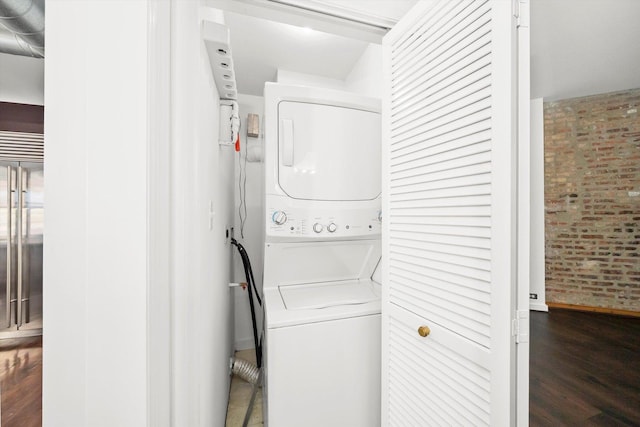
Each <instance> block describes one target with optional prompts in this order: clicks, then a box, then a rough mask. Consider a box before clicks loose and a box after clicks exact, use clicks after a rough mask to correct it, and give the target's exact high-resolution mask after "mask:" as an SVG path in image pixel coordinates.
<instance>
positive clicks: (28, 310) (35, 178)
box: [17, 163, 44, 330]
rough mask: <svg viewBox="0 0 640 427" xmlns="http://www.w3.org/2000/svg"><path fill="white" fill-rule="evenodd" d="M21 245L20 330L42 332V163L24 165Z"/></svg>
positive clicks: (22, 166) (21, 168) (21, 180)
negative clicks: (40, 330)
mask: <svg viewBox="0 0 640 427" xmlns="http://www.w3.org/2000/svg"><path fill="white" fill-rule="evenodd" d="M19 169H20V171H21V174H22V176H21V179H20V180H19V181H20V182H19V184H21V187H22V200H21V202H22V209H21V215H20V217H21V218H20V219H21V224H22V227H21V228H22V230H21V232H22V233H21V238H20V239H18V240H19V243H20V244H21V249H20V248H19V252H18V257H17V258H18V259H19V261H20V262H21V268H20V269H19V271H18V273H19V274H22V280H21V284H22V288H21V292H20V293H21V299H22V306H21V309H20V310H19V316H20V318H19V319H18V329H19V330H38V329H41V328H42V243H43V228H44V174H43V169H42V164H40V163H21V164H20V167H19Z"/></svg>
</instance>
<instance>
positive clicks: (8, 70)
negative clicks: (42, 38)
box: [0, 53, 44, 105]
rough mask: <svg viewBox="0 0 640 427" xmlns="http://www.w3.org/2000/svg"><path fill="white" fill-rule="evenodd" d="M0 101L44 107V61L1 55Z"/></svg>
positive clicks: (6, 54)
mask: <svg viewBox="0 0 640 427" xmlns="http://www.w3.org/2000/svg"><path fill="white" fill-rule="evenodd" d="M0 101H3V102H14V103H16V104H32V105H44V59H41V58H31V57H28V56H19V55H9V54H8V53H0Z"/></svg>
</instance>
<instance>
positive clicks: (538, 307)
mask: <svg viewBox="0 0 640 427" xmlns="http://www.w3.org/2000/svg"><path fill="white" fill-rule="evenodd" d="M529 310H535V311H549V306H547V304H545V303H543V302H532V303H529Z"/></svg>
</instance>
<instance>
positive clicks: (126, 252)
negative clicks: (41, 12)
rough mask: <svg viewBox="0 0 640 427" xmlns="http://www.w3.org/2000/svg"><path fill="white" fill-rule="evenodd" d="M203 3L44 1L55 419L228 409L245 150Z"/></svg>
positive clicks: (137, 422)
mask: <svg viewBox="0 0 640 427" xmlns="http://www.w3.org/2000/svg"><path fill="white" fill-rule="evenodd" d="M200 6H201V4H200V2H183V1H179V0H175V1H173V2H172V3H171V4H169V3H166V2H162V1H155V0H148V1H136V2H113V1H108V0H104V1H99V0H94V1H92V2H77V1H74V0H69V1H65V0H57V1H50V2H47V15H46V28H47V30H46V31H47V67H46V82H47V84H46V99H47V104H46V109H45V114H46V116H45V126H46V127H45V138H46V144H45V150H46V153H45V174H46V176H45V179H46V180H47V193H46V203H47V218H46V224H45V227H46V230H45V249H44V250H45V255H44V256H45V260H44V281H45V284H44V286H45V296H44V297H45V306H44V322H45V332H44V374H43V425H44V426H60V425H64V426H87V425H90V426H98V427H99V426H113V425H118V426H142V425H154V426H156V425H169V423H171V425H189V426H210V425H224V419H225V415H226V405H227V398H228V391H229V382H230V377H229V357H230V355H231V351H232V344H233V335H232V328H233V323H232V322H233V318H232V311H233V305H232V298H231V297H232V293H231V292H230V291H229V288H228V282H229V280H230V278H231V268H232V264H231V248H230V245H229V242H228V240H227V239H226V237H225V230H226V228H228V227H229V226H230V225H231V224H232V221H233V218H232V210H233V175H234V170H233V167H234V164H233V158H234V157H233V153H232V151H231V150H230V149H229V148H220V147H218V145H217V139H218V138H217V136H218V122H217V118H218V95H217V91H216V89H215V87H214V84H213V79H212V76H211V72H210V69H209V62H208V59H207V58H206V51H205V50H204V46H203V43H202V40H201V39H200V30H199V28H200V16H199V14H200V13H204V12H203V11H202V10H200ZM158 9H162V10H163V13H162V14H161V15H162V16H158V15H152V14H151V15H150V12H153V11H154V10H156V11H157V10H158ZM169 13H171V16H170V15H169ZM208 15H212V14H210V13H209V14H208ZM213 15H215V14H213ZM213 18H214V19H216V18H217V16H213ZM159 20H160V21H163V22H164V23H165V24H166V25H167V27H163V28H160V29H158V28H157V26H158V25H161V23H159V22H158V21H159ZM113 22H117V23H118V31H116V32H114V31H113ZM169 26H170V28H169ZM169 30H171V31H169ZM78 34H82V35H83V37H78ZM168 34H171V39H169V38H168V36H167V35H168ZM156 38H158V39H162V41H161V43H160V45H158V44H157V42H158V40H156ZM162 43H167V44H171V46H170V49H169V46H163V45H162ZM169 50H170V51H171V60H170V61H169V59H168V57H166V56H165V57H162V51H164V52H165V55H166V54H167V53H168V52H169ZM149 54H150V55H151V57H149V58H150V59H151V60H152V59H153V58H154V55H155V56H158V55H159V56H160V57H161V58H160V60H156V61H155V62H153V61H152V62H151V63H149V62H148V55H149ZM156 59H157V58H156ZM158 66H159V67H160V68H156V67H158ZM169 73H170V74H169ZM163 83H164V84H163ZM149 85H151V86H149ZM149 88H150V89H149ZM164 91H166V99H163V97H162V96H161V95H158V92H164ZM169 95H170V96H171V97H169ZM169 99H171V104H169V101H168V100H169ZM164 101H166V102H167V104H166V114H164V112H163V109H162V108H163V107H158V102H164ZM169 122H170V123H169ZM169 133H170V137H169V135H168V134H169ZM163 135H164V136H163ZM165 142H166V145H165ZM163 161H166V163H163ZM169 161H170V164H169ZM165 183H166V185H164V186H163V184H165ZM169 187H170V188H169ZM156 193H159V194H156ZM167 195H170V199H168V196H167ZM165 196H167V199H168V200H169V202H170V203H167V205H168V208H167V209H158V207H159V206H160V207H162V205H163V203H162V200H163V197H165ZM168 211H170V212H168ZM165 219H168V220H167V221H166V227H161V225H162V224H163V223H164V221H165ZM167 242H170V245H171V246H170V247H168V248H167V256H166V260H167V264H169V265H168V266H166V267H165V268H162V269H161V270H160V273H159V272H158V270H157V268H158V267H159V265H158V260H161V259H162V251H158V248H156V247H155V246H153V245H155V244H158V243H160V244H163V245H164V244H165V243H167ZM150 246H153V247H150ZM167 246H168V244H167ZM162 272H166V276H167V277H163V276H162V274H161V273H162ZM169 275H170V277H169ZM165 284H167V287H168V286H169V285H170V286H171V288H170V297H171V298H170V299H169V298H168V297H167V298H165V296H166V295H165V294H164V292H165V290H164V289H161V288H162V287H163V286H165ZM167 293H169V290H167ZM158 296H160V298H158ZM163 304H165V305H163ZM162 319H165V320H166V319H170V322H167V321H165V322H163V323H162V325H160V326H158V325H157V323H159V322H158V320H162ZM154 320H155V321H154ZM165 325H166V327H165ZM163 328H164V329H163ZM160 336H164V339H160V338H159V337H160ZM169 337H170V340H169V339H168V338H169ZM165 342H166V343H167V346H166V349H165V350H166V351H163V347H162V345H163V344H164V343H165ZM158 343H160V345H158ZM158 349H160V351H158ZM165 361H166V363H167V366H166V369H164V368H165V366H164V365H163V364H164V363H165ZM169 363H171V364H172V371H173V372H172V377H169V368H170V367H171V366H169ZM157 375H160V376H162V377H163V378H161V379H158V378H157ZM164 377H166V378H167V380H166V381H165V379H164ZM169 384H170V385H171V387H172V390H169V387H168V385H169ZM157 386H159V387H160V388H161V389H162V388H163V387H165V386H166V389H162V390H160V391H158V390H156V389H153V390H151V388H152V387H157ZM169 395H170V396H169ZM164 401H166V402H167V404H166V405H165V407H164V408H159V405H160V404H161V403H162V402H164ZM169 406H170V407H169ZM158 414H160V416H158Z"/></svg>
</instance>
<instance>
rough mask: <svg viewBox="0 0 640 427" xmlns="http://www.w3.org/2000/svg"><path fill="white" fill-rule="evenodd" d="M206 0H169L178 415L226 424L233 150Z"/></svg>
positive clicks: (190, 421)
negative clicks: (227, 141)
mask: <svg viewBox="0 0 640 427" xmlns="http://www.w3.org/2000/svg"><path fill="white" fill-rule="evenodd" d="M201 5H202V3H201V2H195V1H193V2H185V1H182V0H174V1H173V2H172V14H173V15H172V70H171V71H172V144H173V147H172V153H171V158H172V166H171V167H172V195H173V197H174V200H173V202H172V206H173V210H172V219H173V230H172V242H173V254H172V258H173V264H172V266H173V271H172V282H173V306H172V315H173V324H174V329H173V334H172V335H173V352H172V357H173V375H174V382H173V387H174V388H173V414H172V415H173V417H172V425H175V426H222V425H224V420H225V416H226V406H227V398H228V393H229V382H230V377H229V357H230V356H231V353H232V344H233V334H232V331H233V317H232V316H233V305H232V304H233V300H232V293H231V291H230V289H229V286H228V284H229V282H230V280H231V268H232V260H231V253H232V248H231V245H230V243H229V240H228V239H227V238H226V236H225V231H226V229H227V228H230V226H231V225H232V223H233V217H232V215H233V205H234V203H233V183H234V181H233V177H234V170H233V168H234V162H233V160H234V158H235V157H234V152H233V148H232V147H228V146H227V147H220V146H218V117H219V104H218V102H219V99H218V92H217V90H216V88H215V85H214V82H213V77H212V74H211V70H210V65H209V60H208V58H207V53H206V50H205V47H204V43H203V41H202V39H201V36H200V28H201V18H202V17H203V16H207V17H208V18H209V19H211V20H214V21H221V20H222V18H221V16H220V15H219V14H216V13H214V12H213V11H211V10H201V9H200V7H201Z"/></svg>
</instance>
